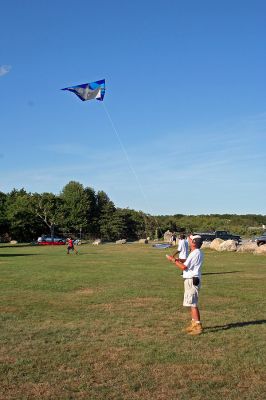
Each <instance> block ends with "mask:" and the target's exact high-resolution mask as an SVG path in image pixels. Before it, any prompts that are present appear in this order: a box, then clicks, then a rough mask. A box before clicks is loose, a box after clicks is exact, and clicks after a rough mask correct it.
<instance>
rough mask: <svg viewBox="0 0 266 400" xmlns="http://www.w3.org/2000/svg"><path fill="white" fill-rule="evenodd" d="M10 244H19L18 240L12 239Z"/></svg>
mask: <svg viewBox="0 0 266 400" xmlns="http://www.w3.org/2000/svg"><path fill="white" fill-rule="evenodd" d="M10 244H18V242H17V240H10Z"/></svg>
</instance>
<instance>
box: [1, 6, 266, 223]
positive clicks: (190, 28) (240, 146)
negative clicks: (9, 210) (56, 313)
mask: <svg viewBox="0 0 266 400" xmlns="http://www.w3.org/2000/svg"><path fill="white" fill-rule="evenodd" d="M265 20H266V2H265V1H263V0H252V1H251V0H241V1H240V0H234V1H229V0H224V1H212V0H202V1H198V0H189V1H185V0H182V1H179V0H175V1H174V0H170V1H167V0H166V1H165V0H164V1H162V0H157V1H156V2H154V1H151V0H147V1H143V0H142V1H140V0H135V1H134V2H132V1H125V0H124V1H122V0H118V1H116V0H114V1H107V0H102V1H101V2H95V1H87V0H76V1H70V0H53V1H50V0H48V1H47V0H46V1H44V0H37V1H33V0H24V1H19V0H9V1H5V2H2V3H1V24H0V37H1V40H0V137H1V145H0V166H1V173H0V191H2V192H5V193H7V192H9V191H11V190H12V189H13V188H16V189H20V188H25V189H26V190H27V191H29V192H39V193H42V192H53V193H55V194H57V193H59V192H60V191H61V190H62V188H63V187H64V185H66V184H67V183H68V182H69V181H70V180H74V181H77V182H80V183H82V184H83V185H84V187H93V188H94V189H95V190H96V191H98V190H104V191H105V192H106V193H107V194H108V195H109V197H110V198H111V200H112V201H113V202H114V203H115V205H116V206H118V207H129V208H132V209H135V210H142V211H144V212H148V213H151V214H168V215H170V214H178V213H181V214H212V213H231V214H234V213H235V214H248V213H252V214H266V203H265V201H264V199H265V197H266V189H265V186H266V185H265V182H266V173H265V171H266V140H265V135H266V96H265V93H266V80H265V71H266V24H265ZM103 78H105V79H106V95H105V99H104V102H99V101H96V100H92V101H87V102H82V101H81V100H79V99H78V97H76V96H75V95H74V94H73V93H70V92H65V91H61V90H60V89H61V88H64V87H67V86H73V85H78V84H81V83H87V82H91V81H95V80H99V79H103Z"/></svg>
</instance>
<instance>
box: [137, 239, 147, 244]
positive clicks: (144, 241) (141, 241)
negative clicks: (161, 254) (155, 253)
mask: <svg viewBox="0 0 266 400" xmlns="http://www.w3.org/2000/svg"><path fill="white" fill-rule="evenodd" d="M139 243H144V244H148V243H149V241H148V239H139Z"/></svg>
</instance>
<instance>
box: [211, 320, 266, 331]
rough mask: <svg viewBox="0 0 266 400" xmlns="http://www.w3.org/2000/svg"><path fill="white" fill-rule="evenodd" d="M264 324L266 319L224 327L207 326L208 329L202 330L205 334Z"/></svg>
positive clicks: (235, 323)
mask: <svg viewBox="0 0 266 400" xmlns="http://www.w3.org/2000/svg"><path fill="white" fill-rule="evenodd" d="M265 323H266V319H259V320H257V321H246V322H234V323H232V324H226V325H217V326H209V327H206V328H204V331H205V332H218V331H226V330H227V329H233V328H243V327H244V326H250V325H262V324H265Z"/></svg>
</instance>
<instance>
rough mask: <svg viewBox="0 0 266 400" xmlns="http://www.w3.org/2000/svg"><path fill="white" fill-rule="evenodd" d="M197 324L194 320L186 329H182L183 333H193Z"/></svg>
mask: <svg viewBox="0 0 266 400" xmlns="http://www.w3.org/2000/svg"><path fill="white" fill-rule="evenodd" d="M195 324H196V321H194V320H193V319H192V320H191V322H190V324H189V325H188V326H187V327H186V328H184V329H182V332H186V333H188V332H191V331H192V330H193V328H194V326H195Z"/></svg>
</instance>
